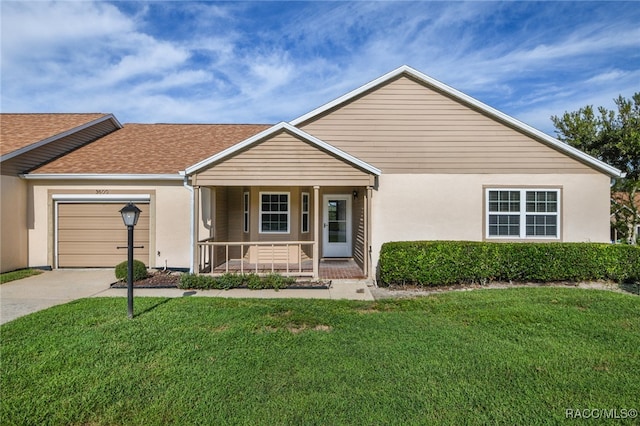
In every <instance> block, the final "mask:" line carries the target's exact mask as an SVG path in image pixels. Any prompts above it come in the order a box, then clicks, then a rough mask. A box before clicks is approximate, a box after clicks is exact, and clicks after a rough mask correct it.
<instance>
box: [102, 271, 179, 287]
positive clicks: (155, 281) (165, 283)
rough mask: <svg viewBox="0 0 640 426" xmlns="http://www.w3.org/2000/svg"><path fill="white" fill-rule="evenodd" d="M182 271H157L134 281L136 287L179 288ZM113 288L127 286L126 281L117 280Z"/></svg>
mask: <svg viewBox="0 0 640 426" xmlns="http://www.w3.org/2000/svg"><path fill="white" fill-rule="evenodd" d="M180 275H181V274H180V273H179V272H171V271H155V272H152V273H151V274H149V276H148V277H147V278H145V279H143V280H138V281H134V282H133V287H134V288H178V284H180ZM111 288H127V282H126V281H117V282H115V283H113V284H111Z"/></svg>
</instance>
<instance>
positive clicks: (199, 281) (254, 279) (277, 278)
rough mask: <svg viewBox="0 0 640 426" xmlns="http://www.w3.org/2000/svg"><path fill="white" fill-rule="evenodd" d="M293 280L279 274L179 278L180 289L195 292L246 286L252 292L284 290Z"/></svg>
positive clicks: (228, 274)
mask: <svg viewBox="0 0 640 426" xmlns="http://www.w3.org/2000/svg"><path fill="white" fill-rule="evenodd" d="M295 281H296V280H295V278H291V277H283V276H282V275H280V274H269V275H267V276H264V277H260V276H259V275H256V274H244V275H243V274H234V273H226V274H224V275H220V276H218V277H212V276H211V275H195V274H183V275H181V276H180V284H179V285H178V287H179V288H181V289H185V290H186V289H196V290H211V289H219V290H228V289H231V288H238V287H241V286H246V287H247V288H250V289H252V290H257V289H263V288H272V289H276V290H277V289H280V288H285V287H287V286H289V285H291V284H293V283H294V282H295Z"/></svg>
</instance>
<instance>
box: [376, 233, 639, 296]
mask: <svg viewBox="0 0 640 426" xmlns="http://www.w3.org/2000/svg"><path fill="white" fill-rule="evenodd" d="M379 266H380V282H381V284H382V285H389V284H412V285H427V286H438V285H450V284H459V283H485V282H490V281H534V282H550V281H584V280H601V279H606V280H614V281H619V282H623V281H638V280H640V248H639V247H634V246H628V245H611V244H599V243H493V242H470V241H412V242H393V243H385V244H383V246H382V250H381V252H380V264H379Z"/></svg>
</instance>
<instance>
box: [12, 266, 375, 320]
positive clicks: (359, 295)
mask: <svg viewBox="0 0 640 426" xmlns="http://www.w3.org/2000/svg"><path fill="white" fill-rule="evenodd" d="M114 281H115V275H114V272H113V269H58V270H54V271H47V272H44V273H42V274H40V275H36V276H32V277H28V278H24V279H21V280H17V281H12V282H9V283H6V284H2V285H0V324H4V323H6V322H9V321H11V320H14V319H16V318H18V317H21V316H23V315H28V314H30V313H32V312H36V311H40V310H42V309H46V308H50V307H52V306H55V305H60V304H63V303H67V302H71V301H72V300H76V299H82V298H86V297H126V296H127V290H126V289H116V288H110V284H111V283H113V282H114ZM187 296H201V297H233V298H256V299H275V298H283V299H285V298H298V299H350V300H374V299H373V296H372V294H371V291H370V289H369V285H368V283H367V281H365V280H334V281H333V283H332V285H331V287H330V288H329V289H283V290H278V291H275V290H249V289H232V290H180V289H175V288H169V289H148V288H145V289H135V290H134V297H187Z"/></svg>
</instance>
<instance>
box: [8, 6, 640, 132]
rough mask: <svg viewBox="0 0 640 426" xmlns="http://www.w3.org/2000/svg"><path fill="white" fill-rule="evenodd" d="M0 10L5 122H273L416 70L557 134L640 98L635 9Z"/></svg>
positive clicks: (639, 9) (639, 10) (639, 12)
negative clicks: (47, 116)
mask: <svg viewBox="0 0 640 426" xmlns="http://www.w3.org/2000/svg"><path fill="white" fill-rule="evenodd" d="M0 5H1V6H0V7H1V18H2V22H1V24H2V52H1V53H2V62H1V71H2V73H1V84H2V87H1V89H2V94H1V96H2V97H1V104H0V106H1V109H2V111H3V112H111V113H114V114H115V115H116V117H118V118H119V119H120V121H122V122H125V123H128V122H139V123H156V122H170V123H276V122H279V121H290V120H292V119H294V118H296V117H298V116H300V115H302V114H304V113H306V112H309V111H310V110H312V109H314V108H316V107H319V106H321V105H323V104H325V103H327V102H329V101H331V100H333V99H335V98H336V97H339V96H341V95H343V94H345V93H346V92H348V91H350V90H352V89H355V88H357V87H359V86H361V85H363V84H365V83H367V82H369V81H371V80H373V79H375V78H377V77H379V76H381V75H383V74H385V73H386V72H389V71H391V70H393V69H395V68H397V67H398V66H400V65H403V64H406V65H410V66H412V67H414V68H416V69H418V70H419V71H422V72H423V73H425V74H427V75H429V76H431V77H433V78H435V79H438V80H440V81H442V82H443V83H446V84H448V85H450V86H452V87H454V88H456V89H458V90H460V91H462V92H464V93H466V94H468V95H470V96H473V97H475V98H476V99H478V100H480V101H482V102H484V103H486V104H488V105H490V106H492V107H494V108H497V109H499V110H501V111H503V112H505V113H507V114H509V115H511V116H513V117H515V118H518V119H520V120H522V121H524V122H525V123H527V124H530V125H532V126H533V127H536V128H538V129H540V130H542V131H545V132H547V133H549V134H552V135H554V128H553V124H552V123H551V120H550V119H549V117H550V116H551V115H554V114H555V115H560V114H562V113H563V112H564V111H573V110H576V109H578V108H580V107H582V106H584V105H587V104H591V105H596V106H598V105H604V106H606V107H608V108H613V107H614V104H613V98H615V97H617V96H618V95H623V96H625V97H630V96H631V95H632V94H633V93H634V92H637V91H640V25H639V23H640V3H638V2H536V3H530V2H468V3H463V2H399V1H393V2H391V1H389V2H386V1H377V2H370V1H360V2H343V1H340V2H270V1H267V2H212V1H208V2H189V1H180V2H92V1H82V2H80V1H65V2H44V1H39V2H30V1H20V2H11V1H4V0H3V1H2V2H1V3H0Z"/></svg>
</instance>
